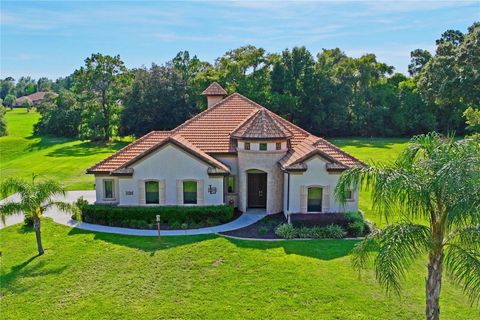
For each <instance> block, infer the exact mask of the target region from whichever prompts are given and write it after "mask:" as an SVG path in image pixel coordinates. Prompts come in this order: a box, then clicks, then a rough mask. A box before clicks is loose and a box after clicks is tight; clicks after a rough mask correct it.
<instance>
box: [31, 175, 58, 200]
mask: <svg viewBox="0 0 480 320" xmlns="http://www.w3.org/2000/svg"><path fill="white" fill-rule="evenodd" d="M35 191H36V192H35V197H36V199H37V201H38V202H44V201H48V200H49V199H51V198H52V197H53V196H65V189H64V188H63V187H62V186H61V185H60V184H59V183H58V182H57V181H55V180H44V181H41V182H40V183H36V184H35Z"/></svg>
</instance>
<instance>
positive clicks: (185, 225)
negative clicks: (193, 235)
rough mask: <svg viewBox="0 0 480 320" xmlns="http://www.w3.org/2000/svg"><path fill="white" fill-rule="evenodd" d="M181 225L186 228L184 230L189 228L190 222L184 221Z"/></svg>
mask: <svg viewBox="0 0 480 320" xmlns="http://www.w3.org/2000/svg"><path fill="white" fill-rule="evenodd" d="M180 227H181V228H182V229H184V230H185V229H188V223H186V222H184V223H182V224H181V225H180Z"/></svg>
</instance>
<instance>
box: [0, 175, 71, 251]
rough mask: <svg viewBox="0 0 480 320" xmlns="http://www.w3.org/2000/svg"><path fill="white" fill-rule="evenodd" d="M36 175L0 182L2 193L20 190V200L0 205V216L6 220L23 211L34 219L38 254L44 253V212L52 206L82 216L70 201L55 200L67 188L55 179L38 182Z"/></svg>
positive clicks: (63, 193) (29, 217)
mask: <svg viewBox="0 0 480 320" xmlns="http://www.w3.org/2000/svg"><path fill="white" fill-rule="evenodd" d="M36 177H37V176H35V175H33V178H32V181H31V182H28V181H26V180H23V179H20V178H8V179H6V180H4V181H2V183H1V184H0V191H1V194H2V195H7V194H10V193H15V192H18V194H19V197H20V200H19V201H6V202H4V203H3V204H1V205H0V218H1V219H2V220H3V222H5V217H7V216H9V215H13V214H19V213H23V214H24V215H25V217H26V218H28V219H31V220H33V226H34V228H35V236H36V239H37V248H38V254H39V255H41V254H43V253H44V249H43V244H42V237H41V229H40V222H41V220H40V219H41V218H42V216H43V214H44V213H45V212H46V211H47V210H48V209H50V208H57V209H58V210H60V211H64V212H67V213H72V214H75V215H76V216H77V219H78V218H80V215H79V210H78V208H77V207H76V206H75V205H73V204H70V203H66V202H62V201H58V200H55V197H58V196H65V189H64V188H63V187H62V186H61V185H59V184H58V182H56V181H54V180H44V181H40V182H37V181H36Z"/></svg>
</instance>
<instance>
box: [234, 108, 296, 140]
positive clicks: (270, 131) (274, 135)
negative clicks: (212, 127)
mask: <svg viewBox="0 0 480 320" xmlns="http://www.w3.org/2000/svg"><path fill="white" fill-rule="evenodd" d="M231 136H232V137H235V138H240V139H289V138H291V137H292V133H291V132H290V131H289V130H288V129H287V128H286V127H285V126H284V125H283V123H280V122H278V121H277V120H276V119H273V117H272V116H271V115H270V114H269V112H268V111H267V109H265V108H261V109H260V110H259V111H257V112H256V113H255V114H254V115H253V116H252V117H250V119H248V120H247V121H245V122H244V123H243V124H242V125H241V126H240V127H239V128H237V129H236V130H235V131H234V132H233V133H232V134H231Z"/></svg>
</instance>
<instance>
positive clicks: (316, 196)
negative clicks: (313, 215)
mask: <svg viewBox="0 0 480 320" xmlns="http://www.w3.org/2000/svg"><path fill="white" fill-rule="evenodd" d="M322 196H323V189H322V188H320V187H310V188H308V203H307V211H308V212H322Z"/></svg>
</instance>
